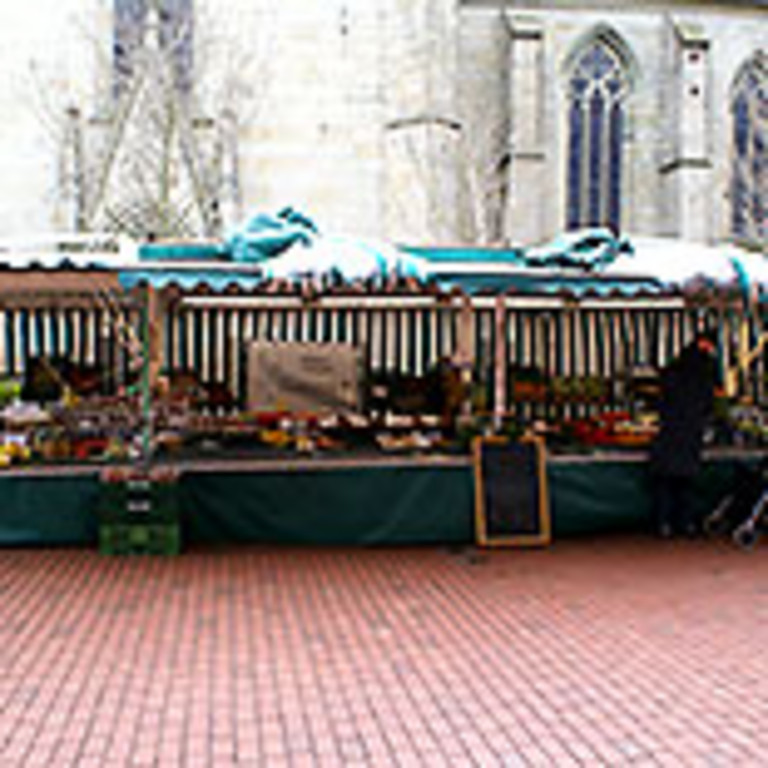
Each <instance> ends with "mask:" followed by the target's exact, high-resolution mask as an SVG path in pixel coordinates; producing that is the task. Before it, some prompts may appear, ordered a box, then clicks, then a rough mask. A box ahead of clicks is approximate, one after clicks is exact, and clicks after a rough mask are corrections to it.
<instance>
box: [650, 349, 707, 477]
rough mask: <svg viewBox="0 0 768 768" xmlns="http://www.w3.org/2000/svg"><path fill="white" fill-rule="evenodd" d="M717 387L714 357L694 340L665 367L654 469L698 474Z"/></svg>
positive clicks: (670, 474) (671, 473)
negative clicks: (705, 432) (705, 431)
mask: <svg viewBox="0 0 768 768" xmlns="http://www.w3.org/2000/svg"><path fill="white" fill-rule="evenodd" d="M714 388H715V360H714V358H713V356H712V355H710V354H709V353H707V352H705V351H704V350H701V349H699V347H698V346H697V345H696V344H695V343H693V344H691V345H689V346H687V347H686V348H685V349H684V350H683V351H682V353H681V354H680V356H679V357H678V358H677V359H676V360H674V361H673V362H672V363H670V365H669V366H668V367H667V368H666V369H665V370H664V372H663V373H662V376H661V399H660V403H659V433H658V435H657V437H656V440H655V441H654V443H653V446H652V447H651V471H652V472H653V473H654V474H655V475H663V476H667V477H681V478H682V477H687V478H691V477H694V476H695V475H696V474H697V472H698V471H699V467H700V465H701V451H702V447H703V444H704V430H705V429H706V426H707V422H708V421H709V418H710V416H711V414H712V409H713V405H714Z"/></svg>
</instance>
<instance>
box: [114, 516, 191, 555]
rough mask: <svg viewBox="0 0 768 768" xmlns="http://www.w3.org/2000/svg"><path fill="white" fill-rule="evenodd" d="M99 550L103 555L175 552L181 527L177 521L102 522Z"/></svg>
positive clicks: (178, 543) (166, 553) (171, 553)
mask: <svg viewBox="0 0 768 768" xmlns="http://www.w3.org/2000/svg"><path fill="white" fill-rule="evenodd" d="M99 551H100V552H101V553H102V554H103V555H178V554H179V553H180V552H181V529H180V526H179V525H178V524H177V523H163V524H148V525H145V524H139V523H137V524H129V523H102V524H101V525H100V526H99Z"/></svg>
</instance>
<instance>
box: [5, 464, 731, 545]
mask: <svg viewBox="0 0 768 768" xmlns="http://www.w3.org/2000/svg"><path fill="white" fill-rule="evenodd" d="M734 465H735V463H734V461H733V460H732V459H731V460H728V459H723V460H716V461H712V462H709V463H708V464H707V465H706V468H705V471H704V472H703V473H702V475H701V477H700V478H699V481H698V483H697V499H698V507H699V511H700V513H702V514H703V513H705V512H706V511H707V510H709V509H712V508H714V506H715V504H716V503H717V502H718V500H719V499H720V498H721V497H722V496H723V495H724V494H725V493H726V492H727V491H728V490H729V489H730V487H731V482H732V478H733V468H734ZM548 475H549V486H550V505H551V510H552V521H553V531H554V536H555V537H556V538H557V537H560V536H572V535H577V534H594V533H608V532H614V531H628V530H641V529H645V528H647V527H648V525H649V522H650V479H649V477H648V475H647V467H646V465H645V464H644V463H637V462H623V461H601V462H574V463H569V462H558V461H553V462H550V464H549V467H548ZM473 486H474V483H473V479H472V469H471V467H470V465H469V463H467V465H466V466H457V467H443V468H435V467H428V466H417V465H414V466H413V467H407V466H397V467H393V466H378V467H377V466H375V465H368V466H364V467H359V468H344V469H327V468H323V469H317V470H302V471H296V470H286V469H282V470H281V469H279V468H277V467H276V468H275V469H274V470H270V471H261V472H254V473H245V472H243V473H197V474H193V473H187V474H184V475H182V479H181V489H180V494H181V498H180V501H181V510H182V521H183V529H184V540H185V542H192V543H200V542H211V543H227V542H275V543H277V542H279V543H290V544H362V545H374V544H382V545H386V544H453V543H469V542H471V541H473V539H474V490H473ZM98 492H99V483H98V476H97V473H96V471H94V472H93V473H92V474H85V475H75V476H69V477H67V476H57V477H31V476H28V477H19V476H2V475H0V499H2V503H1V504H0V544H2V545H10V546H14V545H15V546H36V545H72V544H93V545H95V544H96V540H97V524H96V505H97V502H98Z"/></svg>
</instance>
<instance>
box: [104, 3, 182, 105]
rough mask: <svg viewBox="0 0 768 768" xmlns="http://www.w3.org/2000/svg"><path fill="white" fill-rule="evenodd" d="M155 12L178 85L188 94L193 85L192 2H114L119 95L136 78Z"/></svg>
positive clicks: (115, 54) (116, 84) (115, 52)
mask: <svg viewBox="0 0 768 768" xmlns="http://www.w3.org/2000/svg"><path fill="white" fill-rule="evenodd" d="M153 8H154V9H155V11H156V13H157V19H158V23H159V26H160V29H159V32H160V34H159V38H160V43H161V45H162V46H163V47H164V49H166V50H168V52H169V53H170V55H171V56H172V57H173V67H174V71H175V75H176V82H177V84H178V86H179V87H180V88H182V89H184V90H186V89H188V88H189V87H190V85H191V77H192V33H193V14H192V0H114V33H113V41H112V55H113V61H114V68H115V89H116V91H117V92H118V93H119V92H120V91H121V90H122V88H123V86H124V85H125V83H126V82H127V80H128V79H129V78H130V77H131V75H132V74H133V71H134V56H135V53H136V51H137V49H139V48H140V47H141V45H142V43H143V40H144V35H145V33H146V29H147V20H148V19H149V17H150V14H149V11H150V10H151V9H153Z"/></svg>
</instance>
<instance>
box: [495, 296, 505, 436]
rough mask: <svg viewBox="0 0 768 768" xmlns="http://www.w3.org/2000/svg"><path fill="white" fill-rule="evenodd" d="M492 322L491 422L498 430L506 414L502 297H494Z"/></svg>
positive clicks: (503, 308)
mask: <svg viewBox="0 0 768 768" xmlns="http://www.w3.org/2000/svg"><path fill="white" fill-rule="evenodd" d="M493 321H494V326H495V340H496V343H495V345H494V350H493V422H494V426H495V427H496V429H499V428H500V427H501V425H502V421H503V419H504V414H505V413H506V412H507V308H506V302H505V300H504V296H503V295H501V296H497V297H496V304H495V306H494V318H493Z"/></svg>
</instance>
